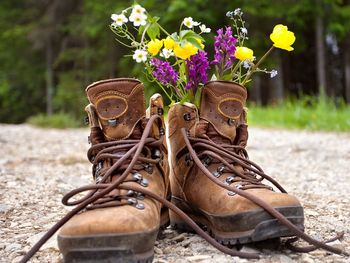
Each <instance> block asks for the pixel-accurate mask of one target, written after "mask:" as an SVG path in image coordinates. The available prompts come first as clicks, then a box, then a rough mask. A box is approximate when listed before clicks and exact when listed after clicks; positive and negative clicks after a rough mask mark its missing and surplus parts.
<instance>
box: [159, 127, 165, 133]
mask: <svg viewBox="0 0 350 263" xmlns="http://www.w3.org/2000/svg"><path fill="white" fill-rule="evenodd" d="M159 134H160V135H165V130H164V128H163V127H161V128H160V129H159Z"/></svg>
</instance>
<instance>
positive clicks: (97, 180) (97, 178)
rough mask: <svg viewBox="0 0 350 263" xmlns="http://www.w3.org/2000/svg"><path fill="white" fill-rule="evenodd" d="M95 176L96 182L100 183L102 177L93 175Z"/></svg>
mask: <svg viewBox="0 0 350 263" xmlns="http://www.w3.org/2000/svg"><path fill="white" fill-rule="evenodd" d="M95 178H96V179H95V182H96V184H99V183H101V181H102V177H101V176H97V177H95Z"/></svg>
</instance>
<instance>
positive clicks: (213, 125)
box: [58, 79, 304, 262]
mask: <svg viewBox="0 0 350 263" xmlns="http://www.w3.org/2000/svg"><path fill="white" fill-rule="evenodd" d="M86 92H87V96H88V99H89V101H90V104H89V105H88V106H87V107H86V111H87V113H88V121H89V124H90V128H91V134H90V136H89V140H90V143H91V148H90V149H89V151H88V158H89V160H90V161H91V162H92V164H93V176H94V180H95V184H92V185H88V186H85V187H82V188H79V189H75V190H73V191H72V192H70V193H68V194H67V195H66V196H65V197H64V198H63V203H64V204H66V205H76V208H75V209H74V210H73V211H72V212H71V216H70V217H71V218H70V219H69V218H67V220H66V221H68V222H66V223H65V224H64V225H63V227H62V228H61V230H60V232H59V234H58V244H59V248H60V250H61V252H62V254H63V257H64V260H65V262H151V261H152V259H153V253H154V252H153V250H154V243H155V240H156V238H157V234H158V231H159V230H160V229H161V228H163V227H166V226H167V225H168V224H169V219H170V223H171V224H172V225H173V226H175V227H176V228H178V229H180V230H185V231H187V230H189V231H191V230H192V229H194V230H196V231H198V232H200V233H202V234H203V235H205V237H206V239H207V240H208V241H209V242H211V243H213V244H214V245H215V246H217V247H218V248H219V249H221V250H222V251H224V252H226V253H229V252H227V251H234V250H232V249H230V248H228V247H225V246H222V245H226V246H227V245H235V244H245V243H249V242H255V241H261V240H266V239H271V238H276V237H282V236H294V235H295V233H296V232H301V233H302V231H303V228H304V226H303V224H304V215H303V208H302V206H301V204H300V202H299V201H298V200H297V198H295V197H293V196H291V195H289V194H287V193H286V191H285V190H284V189H283V188H282V187H281V186H280V185H279V184H278V183H277V182H275V181H274V180H273V179H272V178H270V177H268V176H267V175H266V174H264V172H263V170H262V169H261V168H260V167H259V166H258V165H256V164H254V163H253V162H251V161H250V160H249V159H248V154H247V152H246V150H245V147H246V144H247V139H248V131H247V124H246V111H245V108H244V106H245V102H246V99H247V92H246V89H245V88H244V87H242V86H240V85H237V84H234V83H231V82H225V81H212V82H209V83H207V84H206V85H205V87H204V88H203V90H202V96H201V106H200V109H197V108H196V106H195V105H193V104H190V103H184V104H180V103H177V104H175V105H172V106H171V108H170V110H169V113H168V117H167V118H168V126H167V127H166V126H165V124H164V116H163V113H164V105H163V100H162V97H161V96H160V95H159V94H155V95H153V96H152V97H151V98H150V104H149V108H148V109H147V110H146V106H145V105H146V104H145V96H144V86H143V84H142V83H140V82H139V81H137V80H135V79H111V80H103V81H99V82H96V83H93V84H92V85H90V86H88V87H87V89H86ZM166 130H167V136H168V144H167V142H166V138H165V132H166ZM167 145H168V146H169V147H167ZM168 157H169V158H168ZM168 159H169V160H170V162H168ZM264 179H266V180H265V181H268V183H267V184H264V182H263V180H264ZM272 186H274V188H272ZM274 189H276V190H277V189H278V190H279V191H278V192H277V191H276V190H274ZM82 192H88V193H87V194H86V195H85V196H84V197H82V198H80V199H78V200H77V199H76V198H77V197H76V198H75V200H74V201H71V200H72V199H74V198H72V197H75V196H76V195H77V194H79V193H82ZM169 201H171V202H169ZM174 205H175V206H176V207H174ZM169 208H171V209H169ZM74 214H75V215H74ZM185 214H186V215H187V216H186V215H185ZM73 215H74V216H73ZM68 219H69V220H68ZM194 222H195V223H196V224H194ZM198 225H201V226H205V228H206V229H207V232H209V233H210V235H211V237H212V238H210V237H209V236H208V235H207V234H205V233H203V231H202V230H201V229H200V228H199V227H198ZM214 239H215V240H216V241H217V242H218V243H219V244H218V243H215V242H214ZM220 244H222V245H220ZM235 253H236V254H237V253H238V255H241V254H239V253H242V252H232V254H233V255H235ZM243 256H244V253H243Z"/></svg>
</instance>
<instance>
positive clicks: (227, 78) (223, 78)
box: [221, 73, 232, 80]
mask: <svg viewBox="0 0 350 263" xmlns="http://www.w3.org/2000/svg"><path fill="white" fill-rule="evenodd" d="M231 79H232V75H231V73H228V74H225V75H223V76H222V78H221V80H231Z"/></svg>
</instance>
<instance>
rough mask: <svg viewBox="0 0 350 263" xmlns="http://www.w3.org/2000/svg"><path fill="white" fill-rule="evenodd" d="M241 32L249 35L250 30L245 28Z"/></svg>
mask: <svg viewBox="0 0 350 263" xmlns="http://www.w3.org/2000/svg"><path fill="white" fill-rule="evenodd" d="M241 32H242V34H244V35H246V34H248V30H247V29H246V28H245V27H241Z"/></svg>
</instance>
